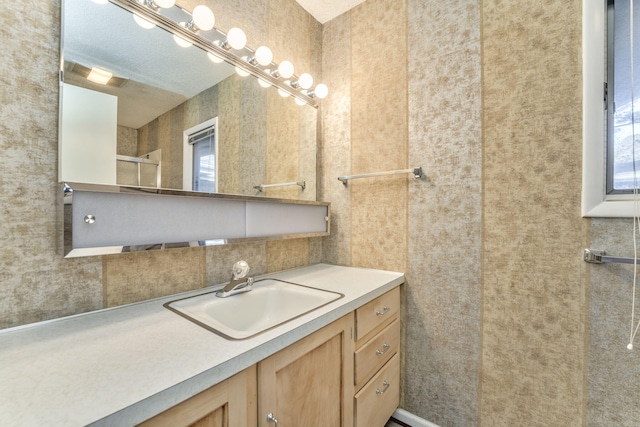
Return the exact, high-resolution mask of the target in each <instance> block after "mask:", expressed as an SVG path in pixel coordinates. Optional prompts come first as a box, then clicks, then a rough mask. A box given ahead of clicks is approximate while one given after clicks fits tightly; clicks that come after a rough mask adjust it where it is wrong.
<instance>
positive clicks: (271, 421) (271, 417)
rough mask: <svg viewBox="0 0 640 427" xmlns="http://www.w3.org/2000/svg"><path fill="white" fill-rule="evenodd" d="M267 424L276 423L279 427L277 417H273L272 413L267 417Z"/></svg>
mask: <svg viewBox="0 0 640 427" xmlns="http://www.w3.org/2000/svg"><path fill="white" fill-rule="evenodd" d="M267 422H268V423H274V424H275V425H276V427H278V420H277V419H276V417H275V416H274V415H273V413H272V412H269V414H268V415H267Z"/></svg>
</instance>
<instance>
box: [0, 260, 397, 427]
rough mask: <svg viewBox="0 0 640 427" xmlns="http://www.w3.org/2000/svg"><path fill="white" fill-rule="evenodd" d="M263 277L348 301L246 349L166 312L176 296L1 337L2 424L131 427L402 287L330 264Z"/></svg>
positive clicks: (386, 276)
mask: <svg viewBox="0 0 640 427" xmlns="http://www.w3.org/2000/svg"><path fill="white" fill-rule="evenodd" d="M263 277H273V278H278V279H282V280H288V281H291V282H294V283H300V284H303V285H307V286H312V287H317V288H321V289H326V290H331V291H335V292H340V293H342V294H344V298H341V299H339V300H337V301H334V302H332V303H331V304H328V305H326V306H324V307H321V308H319V309H317V310H315V311H313V312H311V313H308V314H306V315H304V316H301V317H299V318H297V319H294V320H292V321H290V322H288V323H286V324H283V325H281V326H279V327H276V328H274V329H271V330H269V331H267V332H264V333H262V334H260V335H257V336H255V337H253V338H249V339H246V340H241V341H230V340H227V339H225V338H222V337H221V336H218V335H216V334H215V333H212V332H210V331H208V330H206V329H204V328H202V327H200V326H198V325H196V324H195V323H193V322H191V321H189V320H187V319H185V318H183V317H181V316H179V315H177V314H175V313H173V312H171V311H169V310H168V309H166V308H164V307H163V306H162V304H164V303H165V302H168V301H172V300H174V299H176V296H175V295H174V296H170V297H165V298H159V299H155V300H150V301H145V302H142V303H138V304H131V305H127V306H122V307H117V308H113V309H106V310H100V311H95V312H91V313H87V314H81V315H76V316H71V317H67V318H62V319H56V320H52V321H47V322H42V323H38V324H33V325H28V326H26V327H18V328H13V329H6V330H4V331H0V424H2V425H3V426H21V427H22V426H36V425H37V426H47V425H51V426H56V427H58V426H84V425H96V426H127V425H135V424H137V423H139V422H141V421H144V420H145V419H147V418H149V417H151V416H153V415H155V414H157V413H160V412H162V411H163V410H165V409H168V408H170V407H172V406H173V405H175V404H176V403H179V402H181V401H183V400H185V399H187V398H189V397H191V396H193V395H195V394H197V393H199V392H201V391H203V390H205V389H207V388H208V387H210V386H212V385H214V384H216V383H218V382H220V381H222V380H224V379H226V378H228V377H230V376H232V375H234V374H235V373H237V372H240V371H242V370H243V369H245V368H247V367H249V366H251V365H253V364H255V363H257V362H259V361H260V360H262V359H264V358H266V357H268V356H270V355H272V354H274V353H276V352H277V351H279V350H281V349H283V348H285V347H287V346H288V345H290V344H292V343H293V342H295V341H297V340H299V339H301V338H303V337H305V336H307V335H309V334H311V333H312V332H315V331H317V330H318V329H320V328H322V327H323V326H326V325H328V324H329V323H331V322H332V321H334V320H337V319H339V318H340V317H342V316H344V315H345V314H347V313H349V312H351V311H353V310H355V309H356V308H358V307H360V306H361V305H363V304H365V303H367V302H369V301H371V300H372V299H374V298H376V297H378V296H380V295H382V294H383V293H385V292H386V291H388V290H390V289H392V288H394V287H396V286H398V285H400V284H401V283H403V282H404V274H402V273H396V272H390V271H381V270H370V269H362V268H353V267H339V266H333V265H327V264H316V265H312V266H308V267H303V268H298V269H294V270H288V271H284V272H280V273H271V274H267V275H264V276H261V277H260V278H263ZM211 289H212V288H204V289H199V290H197V291H192V292H188V293H183V294H180V297H184V296H188V295H199V294H202V293H205V292H210V291H211Z"/></svg>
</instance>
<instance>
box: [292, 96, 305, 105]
mask: <svg viewBox="0 0 640 427" xmlns="http://www.w3.org/2000/svg"><path fill="white" fill-rule="evenodd" d="M294 99H295V100H296V104H298V105H305V104H306V102H304V101H303V100H302V99H300V98H298V97H295V98H294Z"/></svg>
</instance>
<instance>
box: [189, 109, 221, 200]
mask: <svg viewBox="0 0 640 427" xmlns="http://www.w3.org/2000/svg"><path fill="white" fill-rule="evenodd" d="M183 141H184V142H183V151H182V154H183V166H182V187H183V189H185V190H192V191H204V192H208V193H214V192H217V190H218V119H217V118H213V119H211V120H207V121H206V122H204V123H200V124H199V125H197V126H194V127H192V128H190V129H187V130H185V131H184V133H183Z"/></svg>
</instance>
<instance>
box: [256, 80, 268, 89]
mask: <svg viewBox="0 0 640 427" xmlns="http://www.w3.org/2000/svg"><path fill="white" fill-rule="evenodd" d="M258 84H259V85H260V86H261V87H263V88H265V89H266V88H268V87H271V83H269V82H268V81H265V80H262V79H258Z"/></svg>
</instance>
